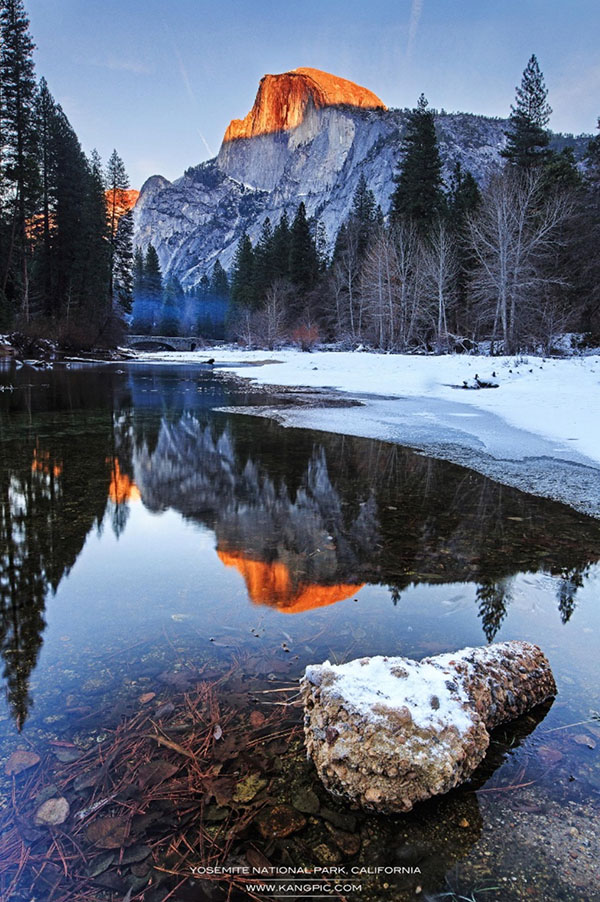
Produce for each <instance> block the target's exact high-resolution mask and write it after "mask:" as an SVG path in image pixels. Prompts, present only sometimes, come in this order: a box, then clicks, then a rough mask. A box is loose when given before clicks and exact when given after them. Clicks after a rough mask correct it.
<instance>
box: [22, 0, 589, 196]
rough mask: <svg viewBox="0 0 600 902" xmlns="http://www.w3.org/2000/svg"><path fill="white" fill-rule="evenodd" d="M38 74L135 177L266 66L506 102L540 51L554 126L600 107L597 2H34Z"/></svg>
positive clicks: (413, 94)
mask: <svg viewBox="0 0 600 902" xmlns="http://www.w3.org/2000/svg"><path fill="white" fill-rule="evenodd" d="M25 4H26V7H27V10H28V12H29V15H30V19H31V31H32V33H33V37H34V39H35V41H36V43H37V45H38V49H37V51H36V63H37V71H38V75H45V76H46V78H47V80H48V83H49V87H50V90H51V91H52V93H53V94H54V96H55V98H56V99H57V100H58V101H59V102H60V103H61V104H62V105H63V107H64V109H65V112H66V113H67V115H68V116H69V119H70V120H71V123H72V124H73V126H74V128H75V130H76V131H77V133H78V135H79V137H80V139H81V141H82V144H83V146H84V149H85V150H86V151H89V150H91V148H92V147H97V148H98V150H99V151H100V153H101V154H102V156H103V157H104V158H106V157H107V156H108V154H109V153H110V151H111V150H112V148H113V147H116V148H117V149H118V151H119V153H120V154H121V156H122V157H123V159H124V160H125V163H126V166H127V168H128V171H129V174H130V178H131V182H132V185H133V186H134V187H140V186H141V184H142V182H143V181H144V180H145V179H146V178H147V177H148V176H150V175H152V174H154V173H161V174H162V175H165V176H166V177H167V178H170V179H173V178H176V177H177V176H179V175H181V174H182V172H183V170H184V169H185V168H186V167H188V166H191V165H194V164H196V163H198V162H200V161H201V160H204V159H208V158H209V157H211V156H213V155H214V154H215V153H216V152H217V151H218V149H219V145H220V143H221V139H222V137H223V132H224V131H225V128H226V126H227V124H228V123H229V120H230V119H232V118H241V117H243V116H244V115H245V114H246V113H247V111H248V110H249V109H250V107H251V105H252V102H253V100H254V96H255V94H256V89H257V86H258V82H259V80H260V78H261V76H262V75H264V74H265V73H266V72H284V71H286V70H287V69H294V68H296V67H297V66H314V67H316V68H319V69H325V70H326V71H329V72H334V73H335V74H337V75H341V76H343V77H345V78H350V79H352V80H353V81H356V82H358V83H359V84H362V85H365V86H366V87H368V88H370V89H371V90H372V91H375V93H376V94H378V95H379V96H380V97H381V99H382V100H383V101H384V102H385V103H386V104H387V105H388V106H394V107H396V106H398V107H411V106H414V104H415V102H416V99H417V97H418V95H419V94H420V92H421V91H424V92H425V94H426V96H427V97H428V98H429V101H430V103H431V104H432V106H435V107H437V108H442V107H443V108H444V109H446V110H449V111H450V110H463V111H469V112H475V113H485V114H489V115H494V116H504V115H507V114H508V112H509V110H510V104H511V102H512V100H513V98H514V89H515V85H516V84H517V83H518V82H519V81H520V78H521V73H522V71H523V69H524V67H525V65H526V63H527V60H528V58H529V56H530V55H531V53H536V54H537V57H538V59H539V62H540V66H541V68H542V70H543V72H544V75H545V78H546V84H547V86H548V88H549V100H550V103H551V105H552V107H553V109H554V114H553V116H552V120H551V126H552V127H553V128H554V129H555V130H557V131H570V132H575V133H578V132H593V131H594V130H595V127H596V121H597V118H598V116H599V115H600V57H599V56H598V49H597V44H598V34H599V33H600V3H598V0H502V2H500V0H369V2H368V3H366V2H365V0H320V2H318V0H279V2H273V0H262V2H259V0H245V2H244V0H214V2H205V0H169V2H166V0H25Z"/></svg>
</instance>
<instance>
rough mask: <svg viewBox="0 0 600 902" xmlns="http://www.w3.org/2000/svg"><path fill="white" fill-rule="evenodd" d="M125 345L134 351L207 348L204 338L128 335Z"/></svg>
mask: <svg viewBox="0 0 600 902" xmlns="http://www.w3.org/2000/svg"><path fill="white" fill-rule="evenodd" d="M126 345H127V347H128V348H131V349H132V350H135V351H196V350H199V349H202V348H206V347H207V346H209V345H207V342H206V339H204V338H200V337H197V338H194V337H193V336H191V337H187V338H179V337H176V336H173V335H129V336H128V337H127V341H126Z"/></svg>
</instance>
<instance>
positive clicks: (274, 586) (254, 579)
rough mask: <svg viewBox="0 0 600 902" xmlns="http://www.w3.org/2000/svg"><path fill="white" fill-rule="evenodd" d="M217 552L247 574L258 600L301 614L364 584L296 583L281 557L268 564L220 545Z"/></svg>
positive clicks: (248, 584)
mask: <svg viewBox="0 0 600 902" xmlns="http://www.w3.org/2000/svg"><path fill="white" fill-rule="evenodd" d="M217 554H218V555H219V559H220V560H221V562H222V563H223V564H225V566H226V567H235V569H236V570H237V571H238V572H239V573H241V575H242V576H243V577H244V582H245V583H246V588H247V590H248V595H249V597H250V599H251V601H253V602H254V604H266V605H270V606H271V607H275V608H278V609H279V610H280V611H282V612H283V613H284V614H298V613H300V611H310V610H312V608H321V607H325V606H326V605H329V604H335V603H336V602H337V601H344V600H345V599H346V598H350V597H351V596H352V595H356V593H357V592H360V590H361V589H362V587H363V585H364V583H362V584H361V585H344V584H336V585H334V586H321V585H316V584H307V583H302V582H301V583H299V584H295V583H294V581H293V579H292V576H291V574H290V571H289V570H288V568H287V567H286V566H285V564H282V563H281V562H280V561H274V562H273V563H271V564H268V563H265V562H264V561H254V560H252V559H250V558H246V557H244V556H243V555H241V554H234V553H232V552H229V551H220V550H219V549H217Z"/></svg>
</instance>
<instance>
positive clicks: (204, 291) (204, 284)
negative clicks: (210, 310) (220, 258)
mask: <svg viewBox="0 0 600 902" xmlns="http://www.w3.org/2000/svg"><path fill="white" fill-rule="evenodd" d="M215 265H216V264H215ZM220 265H221V264H219V266H220ZM226 275H227V274H226ZM227 284H228V287H229V280H228V283H227ZM195 294H196V297H197V298H198V299H199V300H201V301H202V300H206V298H207V297H208V296H209V294H210V279H209V278H208V276H207V275H206V273H203V275H202V278H201V279H200V281H199V282H198V285H197V286H196V291H195Z"/></svg>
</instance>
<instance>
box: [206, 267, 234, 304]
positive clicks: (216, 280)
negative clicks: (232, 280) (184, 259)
mask: <svg viewBox="0 0 600 902" xmlns="http://www.w3.org/2000/svg"><path fill="white" fill-rule="evenodd" d="M209 291H210V293H211V294H212V295H213V296H214V297H216V298H228V297H229V279H228V278H227V273H226V272H225V270H224V269H223V267H222V266H221V262H220V260H219V259H218V258H217V259H216V260H215V265H214V266H213V271H212V276H211V279H210V286H209Z"/></svg>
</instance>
